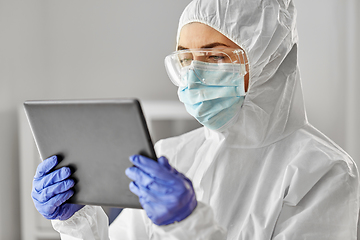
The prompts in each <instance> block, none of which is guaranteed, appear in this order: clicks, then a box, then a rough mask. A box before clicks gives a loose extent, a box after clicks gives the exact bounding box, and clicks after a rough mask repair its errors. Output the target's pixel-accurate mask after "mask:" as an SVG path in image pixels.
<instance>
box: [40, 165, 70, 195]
mask: <svg viewBox="0 0 360 240" xmlns="http://www.w3.org/2000/svg"><path fill="white" fill-rule="evenodd" d="M70 176H71V170H70V168H68V167H62V168H60V169H57V170H55V171H53V172H51V173H49V174H47V175H45V176H43V177H42V178H39V179H34V188H35V190H36V191H38V192H39V191H41V190H42V189H44V188H47V187H49V186H51V185H53V184H55V183H58V182H61V181H63V180H65V179H67V178H69V177H70Z"/></svg>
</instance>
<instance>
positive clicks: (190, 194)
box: [126, 155, 197, 225]
mask: <svg viewBox="0 0 360 240" xmlns="http://www.w3.org/2000/svg"><path fill="white" fill-rule="evenodd" d="M130 161H131V162H132V163H133V164H134V165H135V167H130V168H128V169H126V175H127V176H128V177H129V178H130V179H132V180H133V181H134V182H131V183H130V190H131V191H132V192H133V193H135V194H136V195H138V196H139V201H140V204H141V206H142V207H143V208H144V210H145V211H146V214H147V215H148V217H149V218H150V219H151V221H152V222H153V223H155V224H156V225H167V224H171V223H174V222H179V221H181V220H183V219H185V218H186V217H187V216H189V215H190V214H191V213H192V211H193V210H194V209H195V207H196V205H197V201H196V196H195V192H194V189H193V186H192V183H191V181H190V180H189V179H188V178H186V177H185V176H184V175H183V174H181V173H179V172H178V171H176V170H175V169H174V168H172V167H171V166H170V164H169V162H168V160H167V159H166V158H165V157H160V158H159V159H158V162H156V161H154V160H151V159H149V158H146V157H144V156H140V155H134V156H131V157H130Z"/></svg>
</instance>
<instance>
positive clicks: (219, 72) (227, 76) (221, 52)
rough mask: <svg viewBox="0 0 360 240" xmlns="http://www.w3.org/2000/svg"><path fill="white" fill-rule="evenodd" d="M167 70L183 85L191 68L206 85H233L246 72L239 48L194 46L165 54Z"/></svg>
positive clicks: (172, 77) (176, 83)
mask: <svg viewBox="0 0 360 240" xmlns="http://www.w3.org/2000/svg"><path fill="white" fill-rule="evenodd" d="M165 67H166V71H167V73H168V75H169V77H170V79H171V81H172V82H173V83H174V84H175V85H176V86H186V85H187V80H188V77H187V76H188V73H189V72H192V73H194V75H195V76H196V77H197V78H198V80H199V81H201V82H202V83H204V84H207V85H234V84H237V81H236V80H238V79H239V77H241V76H244V75H245V74H246V73H247V70H246V69H247V66H246V60H245V54H244V51H243V50H241V49H233V48H226V49H216V48H212V49H195V50H180V51H176V52H174V53H172V54H170V55H168V56H167V57H166V58H165Z"/></svg>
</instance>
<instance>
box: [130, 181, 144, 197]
mask: <svg viewBox="0 0 360 240" xmlns="http://www.w3.org/2000/svg"><path fill="white" fill-rule="evenodd" d="M129 189H130V191H131V192H132V193H134V194H135V195H137V196H138V197H140V196H141V193H140V189H139V186H138V185H136V183H135V182H131V183H130V184H129Z"/></svg>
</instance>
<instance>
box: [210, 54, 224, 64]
mask: <svg viewBox="0 0 360 240" xmlns="http://www.w3.org/2000/svg"><path fill="white" fill-rule="evenodd" d="M224 59H225V57H224V56H219V55H212V56H209V57H208V62H213V63H216V62H222V61H224Z"/></svg>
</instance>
